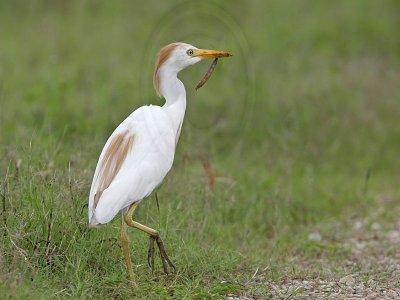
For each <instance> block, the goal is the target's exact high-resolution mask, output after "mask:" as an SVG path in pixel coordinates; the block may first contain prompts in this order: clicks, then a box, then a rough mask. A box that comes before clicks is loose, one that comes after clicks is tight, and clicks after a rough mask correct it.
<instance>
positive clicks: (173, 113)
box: [158, 66, 186, 130]
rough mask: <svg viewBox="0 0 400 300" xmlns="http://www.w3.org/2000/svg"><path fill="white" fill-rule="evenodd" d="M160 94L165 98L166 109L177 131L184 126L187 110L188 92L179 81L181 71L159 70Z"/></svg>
mask: <svg viewBox="0 0 400 300" xmlns="http://www.w3.org/2000/svg"><path fill="white" fill-rule="evenodd" d="M158 72H159V73H158V74H159V75H158V76H159V81H160V93H161V95H162V96H163V97H164V98H165V104H164V106H163V107H164V108H165V109H166V111H167V113H168V115H169V117H170V120H171V123H172V125H173V127H174V129H175V130H179V128H180V126H181V125H182V122H183V118H184V116H185V110H186V91H185V87H184V85H183V83H182V82H181V81H180V80H179V79H178V77H177V75H178V72H179V70H178V69H174V68H171V67H170V66H163V67H161V68H160V69H159V71H158Z"/></svg>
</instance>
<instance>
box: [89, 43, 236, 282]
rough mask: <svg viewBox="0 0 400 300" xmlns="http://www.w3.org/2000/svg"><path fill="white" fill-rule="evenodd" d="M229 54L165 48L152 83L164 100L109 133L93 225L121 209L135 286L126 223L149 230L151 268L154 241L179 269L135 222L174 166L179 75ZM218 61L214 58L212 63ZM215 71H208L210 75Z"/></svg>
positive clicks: (94, 193) (93, 196)
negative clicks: (143, 203) (139, 210)
mask: <svg viewBox="0 0 400 300" xmlns="http://www.w3.org/2000/svg"><path fill="white" fill-rule="evenodd" d="M229 56H231V54H229V53H228V52H225V51H216V50H204V49H198V48H196V47H194V46H192V45H189V44H185V43H173V44H170V45H167V46H165V47H164V48H162V49H161V51H160V53H159V55H158V59H157V62H156V67H155V71H154V77H153V83H154V88H155V90H156V92H157V94H158V95H159V96H160V97H164V98H165V104H164V105H163V106H157V105H148V106H147V105H146V106H142V107H140V108H138V109H137V110H135V111H134V112H133V113H132V114H130V115H129V116H128V117H127V118H126V119H125V121H123V122H122V123H121V124H120V125H119V126H118V127H117V128H116V129H115V131H114V132H113V133H112V134H111V136H110V137H109V139H108V140H107V142H106V144H105V146H104V148H103V150H102V152H101V154H100V158H99V161H98V163H97V167H96V171H95V173H94V177H93V182H92V186H91V189H90V196H89V226H91V227H99V226H100V225H103V224H106V223H108V222H110V221H111V220H112V219H113V218H114V217H115V216H116V215H117V214H118V212H121V213H122V226H121V243H122V250H123V253H124V257H125V263H126V266H127V269H128V273H129V278H130V281H131V284H132V287H133V289H135V288H136V286H137V285H136V280H135V274H134V272H133V270H132V261H131V257H130V252H129V239H128V234H127V227H128V226H129V227H134V228H137V229H140V230H142V231H144V232H146V233H147V234H149V236H150V248H149V252H148V262H149V265H150V267H151V268H152V269H153V268H154V242H156V243H157V246H158V249H159V252H160V257H161V261H162V265H163V269H164V271H165V272H166V273H168V270H169V269H174V270H175V266H174V265H173V263H172V262H171V260H170V259H169V257H168V255H167V253H166V251H165V248H164V245H163V242H162V240H161V238H160V236H159V234H158V232H157V231H156V230H154V229H151V228H149V227H147V226H145V225H142V224H140V223H138V222H136V221H134V220H133V218H132V215H133V213H134V211H135V209H136V207H137V205H138V203H139V202H140V201H141V200H143V199H144V198H146V197H147V196H149V195H150V193H151V192H152V191H153V190H154V189H155V188H156V187H157V186H158V185H159V184H160V183H161V182H162V181H163V179H164V177H165V176H166V175H167V173H168V171H169V170H170V169H171V167H172V163H173V160H174V155H175V148H176V144H177V142H178V139H179V134H180V131H181V127H182V122H183V118H184V115H185V109H186V92H185V87H184V85H183V83H182V82H181V81H180V80H179V79H178V77H177V75H178V73H179V71H181V70H183V69H185V68H186V67H189V66H191V65H193V64H195V63H198V62H199V61H201V60H204V59H212V58H214V59H218V58H221V57H229ZM215 64H216V61H215V63H213V67H215ZM211 72H212V71H211ZM211 72H207V74H206V75H207V76H208V77H209V76H210V75H211ZM208 73H210V74H208ZM207 79H208V78H207ZM203 81H204V80H203Z"/></svg>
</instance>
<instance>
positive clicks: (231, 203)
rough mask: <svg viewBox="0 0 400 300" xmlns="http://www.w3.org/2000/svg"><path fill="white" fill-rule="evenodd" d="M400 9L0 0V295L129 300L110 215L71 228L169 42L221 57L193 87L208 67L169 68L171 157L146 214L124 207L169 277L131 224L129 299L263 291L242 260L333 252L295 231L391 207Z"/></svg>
mask: <svg viewBox="0 0 400 300" xmlns="http://www.w3.org/2000/svg"><path fill="white" fill-rule="evenodd" d="M399 16H400V3H399V2H398V1H395V0H393V1H389V0H387V1H374V0H370V1H369V0H355V1H345V0H343V1H334V2H329V1H317V0H315V1H305V0H304V1H289V0H279V1H241V2H232V1H207V2H205V1H197V2H195V1H186V2H185V1H169V2H167V1H165V2H160V1H152V0H150V1H145V2H139V1H12V2H11V1H1V2H0V157H1V161H0V175H1V181H0V191H1V201H2V204H1V205H2V212H1V215H2V216H1V221H0V222H1V224H2V225H1V236H2V237H1V239H2V243H1V245H0V270H1V271H0V272H1V273H0V278H1V283H0V292H1V293H2V294H3V295H6V297H9V298H10V299H23V298H26V297H28V296H30V297H33V298H44V299H50V298H51V299H58V298H73V299H78V298H82V299H84V298H98V299H105V298H121V299H125V298H127V297H129V296H128V295H130V290H129V282H128V280H127V276H126V270H125V266H124V264H123V261H122V254H121V250H120V247H119V240H118V238H119V225H120V220H119V219H118V218H117V220H115V221H113V222H112V223H111V224H109V225H108V226H106V227H103V228H102V229H100V230H90V231H88V229H87V225H86V224H87V215H86V209H87V208H86V206H85V205H86V203H87V197H88V191H89V188H90V183H91V179H92V175H93V172H94V168H95V165H96V162H97V159H98V156H99V154H100V151H101V149H102V147H103V145H104V143H105V141H106V139H107V138H108V136H109V135H110V134H111V133H112V131H113V129H114V128H115V127H116V126H117V125H118V124H119V123H120V122H121V121H122V120H123V119H124V118H125V117H126V116H128V115H129V114H130V112H131V111H133V110H134V109H136V108H137V107H139V106H140V105H145V104H150V103H152V104H157V105H162V104H163V100H162V99H158V98H157V96H156V94H155V92H154V90H153V88H152V72H153V68H154V61H155V57H156V54H157V52H158V50H159V49H160V48H161V47H162V46H164V45H166V44H168V43H171V42H174V41H184V42H187V43H190V44H193V45H195V46H197V47H201V48H211V49H213V48H214V49H221V50H228V51H230V52H231V53H233V55H234V56H233V57H232V58H231V59H229V60H228V59H227V60H220V62H219V64H218V66H217V68H216V71H215V72H214V74H213V76H212V77H211V79H210V80H209V82H208V83H207V84H206V85H205V86H204V87H203V88H202V89H200V90H199V91H197V92H196V91H195V90H194V87H195V86H196V84H197V82H198V81H199V80H200V79H201V78H202V76H203V75H204V73H205V72H206V71H207V69H208V67H209V64H208V63H205V62H203V63H201V64H198V65H196V66H193V67H191V68H189V69H187V70H184V71H183V72H182V73H181V74H180V78H181V79H182V81H183V82H184V84H185V86H186V90H187V98H188V108H187V114H186V117H185V123H184V126H183V130H182V134H181V140H180V143H179V146H178V150H177V154H176V158H175V164H174V167H173V169H172V171H171V173H170V174H169V175H168V177H167V179H166V181H165V182H164V184H163V185H162V186H161V187H160V188H159V190H158V197H159V202H160V211H157V205H156V203H155V201H154V197H150V198H149V199H148V200H147V201H145V202H143V204H142V205H141V207H140V209H139V211H138V214H137V218H138V220H139V221H140V222H142V223H144V224H147V225H149V226H152V227H155V228H158V229H159V230H160V232H161V235H162V236H163V237H164V241H165V243H166V245H167V249H168V250H169V254H170V255H171V257H172V258H173V260H174V261H175V262H176V264H177V266H178V272H177V274H175V275H170V276H163V275H162V274H161V272H160V271H161V268H160V266H159V265H158V268H157V271H156V273H155V274H151V272H150V270H149V268H148V267H147V265H146V251H147V246H148V244H147V243H148V240H147V237H146V236H144V235H143V234H141V233H139V232H137V231H132V232H131V241H132V245H133V248H132V251H133V253H134V254H133V257H134V264H135V271H136V272H137V273H138V283H139V286H140V290H139V292H138V294H137V297H138V298H144V299H146V298H147V299H149V298H153V299H156V298H174V297H175V298H176V299H183V298H187V299H195V298H196V297H197V298H198V299H203V298H207V297H208V298H218V297H222V298H223V297H224V296H225V295H227V294H229V293H234V294H247V295H251V296H252V297H261V298H263V297H265V295H267V294H268V288H267V287H266V286H265V285H264V284H263V282H253V281H252V280H251V278H252V275H253V274H254V271H255V269H256V268H264V267H265V266H269V267H271V268H275V273H274V276H275V277H274V278H280V277H281V276H283V275H282V274H283V273H282V271H281V270H282V269H283V268H281V267H282V266H286V264H287V263H288V262H289V261H290V260H291V259H292V258H293V257H297V258H298V259H299V260H301V259H302V258H308V257H314V256H318V257H320V256H321V255H322V256H325V257H327V258H328V259H329V260H333V261H334V257H336V256H337V255H338V253H339V254H340V255H344V254H343V253H342V252H341V251H340V249H339V250H337V251H336V250H335V251H333V250H332V249H331V248H329V247H321V248H318V247H316V248H315V247H314V246H312V247H311V246H310V241H308V240H307V234H308V233H309V232H310V231H313V230H315V228H319V227H318V226H321V227H323V228H326V229H325V230H326V235H328V236H329V234H333V232H334V231H336V230H337V229H336V228H333V227H332V226H331V227H330V225H329V224H331V223H332V222H334V220H342V219H343V220H347V219H348V218H349V214H348V212H352V213H354V214H359V215H360V216H361V217H362V216H365V215H368V214H369V212H370V211H373V210H375V209H376V208H377V207H384V209H385V210H386V211H388V212H390V211H391V209H392V208H393V207H397V206H396V204H398V203H399V195H400V192H399V189H398V183H399V179H400V172H399V171H400V159H399V153H400V126H399V116H400V35H399V28H400V17H399ZM207 163H208V164H210V165H211V168H212V169H213V170H214V171H215V174H216V179H215V180H216V183H215V187H214V189H210V187H209V186H208V184H207V182H208V178H207V172H205V169H204V167H203V165H204V164H207ZM383 198H384V199H391V200H390V201H386V202H384V203H382V201H381V199H383ZM350 215H351V214H350ZM321 230H322V229H321ZM342 230H346V228H342ZM332 247H333V246H332ZM327 248H328V250H327ZM329 249H330V250H329ZM335 249H336V248H335ZM309 268H312V270H311V269H309ZM313 268H317V267H316V266H313V267H304V268H302V267H299V269H298V270H296V271H293V274H297V272H300V273H307V272H316V274H319V273H318V270H314V269H313ZM334 268H335V267H334V265H333V266H332V269H333V270H334ZM285 274H286V273H285ZM293 276H295V275H293ZM320 276H323V275H320Z"/></svg>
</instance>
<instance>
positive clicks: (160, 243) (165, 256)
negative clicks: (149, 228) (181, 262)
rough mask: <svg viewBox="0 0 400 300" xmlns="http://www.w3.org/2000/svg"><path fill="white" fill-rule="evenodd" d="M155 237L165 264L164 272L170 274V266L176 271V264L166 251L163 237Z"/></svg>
mask: <svg viewBox="0 0 400 300" xmlns="http://www.w3.org/2000/svg"><path fill="white" fill-rule="evenodd" d="M155 239H156V242H157V246H158V249H159V250H160V257H161V261H162V264H163V268H164V272H165V273H166V274H168V267H170V268H172V269H174V272H176V268H175V265H174V264H173V263H172V261H171V260H170V259H169V257H168V254H167V252H166V251H165V248H164V243H163V241H162V239H161V238H160V237H159V236H157V237H156V238H155Z"/></svg>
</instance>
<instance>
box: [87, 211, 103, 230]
mask: <svg viewBox="0 0 400 300" xmlns="http://www.w3.org/2000/svg"><path fill="white" fill-rule="evenodd" d="M103 225H104V224H101V223H100V222H99V221H97V219H96V216H95V213H94V211H93V212H92V215H91V217H90V218H89V228H100V227H101V226H103Z"/></svg>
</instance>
